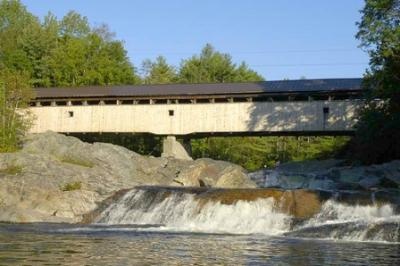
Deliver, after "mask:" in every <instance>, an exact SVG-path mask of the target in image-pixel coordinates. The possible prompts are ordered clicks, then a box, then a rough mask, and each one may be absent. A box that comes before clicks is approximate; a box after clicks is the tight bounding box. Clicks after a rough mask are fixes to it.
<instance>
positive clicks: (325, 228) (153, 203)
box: [95, 188, 400, 242]
mask: <svg viewBox="0 0 400 266" xmlns="http://www.w3.org/2000/svg"><path fill="white" fill-rule="evenodd" d="M203 192H204V190H202V191H193V190H188V191H185V190H184V189H181V190H171V189H163V188H158V189H144V188H135V189H132V190H130V191H128V192H127V193H126V194H125V195H123V196H122V197H120V198H119V199H118V200H116V201H115V202H113V203H112V204H110V205H109V206H108V207H107V208H106V209H105V210H104V211H103V212H102V213H101V214H100V215H99V216H98V217H97V219H96V221H95V222H96V224H101V225H127V226H128V225H146V226H148V227H146V230H151V229H149V227H151V228H153V230H165V231H188V232H203V233H228V234H265V235H272V236H290V237H306V238H323V239H338V240H350V241H387V242H399V241H400V240H399V230H400V216H399V215H398V214H396V213H395V211H394V208H393V207H392V205H391V204H388V203H387V204H372V205H357V204H348V203H343V202H337V201H335V200H334V199H329V200H326V201H324V202H322V203H321V207H320V210H319V212H318V213H316V214H315V215H313V216H312V217H308V218H306V219H298V218H296V217H294V216H293V215H291V214H290V213H288V212H286V211H283V210H282V208H280V207H279V206H281V205H282V204H281V202H278V201H277V200H276V199H275V198H273V197H267V198H256V199H252V200H243V199H239V200H235V201H232V202H229V203H226V202H222V201H221V200H220V198H218V199H215V198H210V197H209V198H207V196H204V195H203V194H204V193H203ZM202 193H203V194H202ZM248 193H254V191H252V190H249V191H248Z"/></svg>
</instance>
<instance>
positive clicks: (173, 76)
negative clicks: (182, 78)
mask: <svg viewBox="0 0 400 266" xmlns="http://www.w3.org/2000/svg"><path fill="white" fill-rule="evenodd" d="M142 69H143V72H144V77H143V81H144V83H145V84H167V83H175V82H177V80H178V77H177V73H176V70H175V68H174V67H173V66H171V65H169V64H168V63H167V60H166V59H165V57H163V56H158V57H157V58H156V60H155V61H154V62H153V61H151V60H149V59H147V60H145V61H144V62H143V64H142Z"/></svg>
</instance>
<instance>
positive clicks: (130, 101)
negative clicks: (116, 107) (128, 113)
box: [120, 100, 133, 104]
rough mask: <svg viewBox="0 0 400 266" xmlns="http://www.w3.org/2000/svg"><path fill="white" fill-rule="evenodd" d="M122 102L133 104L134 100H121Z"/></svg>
mask: <svg viewBox="0 0 400 266" xmlns="http://www.w3.org/2000/svg"><path fill="white" fill-rule="evenodd" d="M120 103H121V104H133V100H121V101H120Z"/></svg>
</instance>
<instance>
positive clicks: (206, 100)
mask: <svg viewBox="0 0 400 266" xmlns="http://www.w3.org/2000/svg"><path fill="white" fill-rule="evenodd" d="M209 102H210V99H197V103H209Z"/></svg>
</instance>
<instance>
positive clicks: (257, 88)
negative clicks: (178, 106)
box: [36, 78, 362, 99]
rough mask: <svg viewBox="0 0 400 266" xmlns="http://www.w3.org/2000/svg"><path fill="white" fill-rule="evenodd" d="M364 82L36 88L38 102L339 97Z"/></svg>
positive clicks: (282, 81)
mask: <svg viewBox="0 0 400 266" xmlns="http://www.w3.org/2000/svg"><path fill="white" fill-rule="evenodd" d="M361 81H362V79H360V78H345V79H301V80H276V81H262V82H251V83H205V84H162V85H121V86H87V87H71V88H36V99H44V98H47V99H48V98H92V97H95V98H99V97H152V96H155V97H160V96H162V97H174V96H208V95H209V96H212V95H232V96H235V95H240V94H246V95H251V94H258V95H259V94H291V93H326V94H330V93H336V92H358V91H361Z"/></svg>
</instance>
